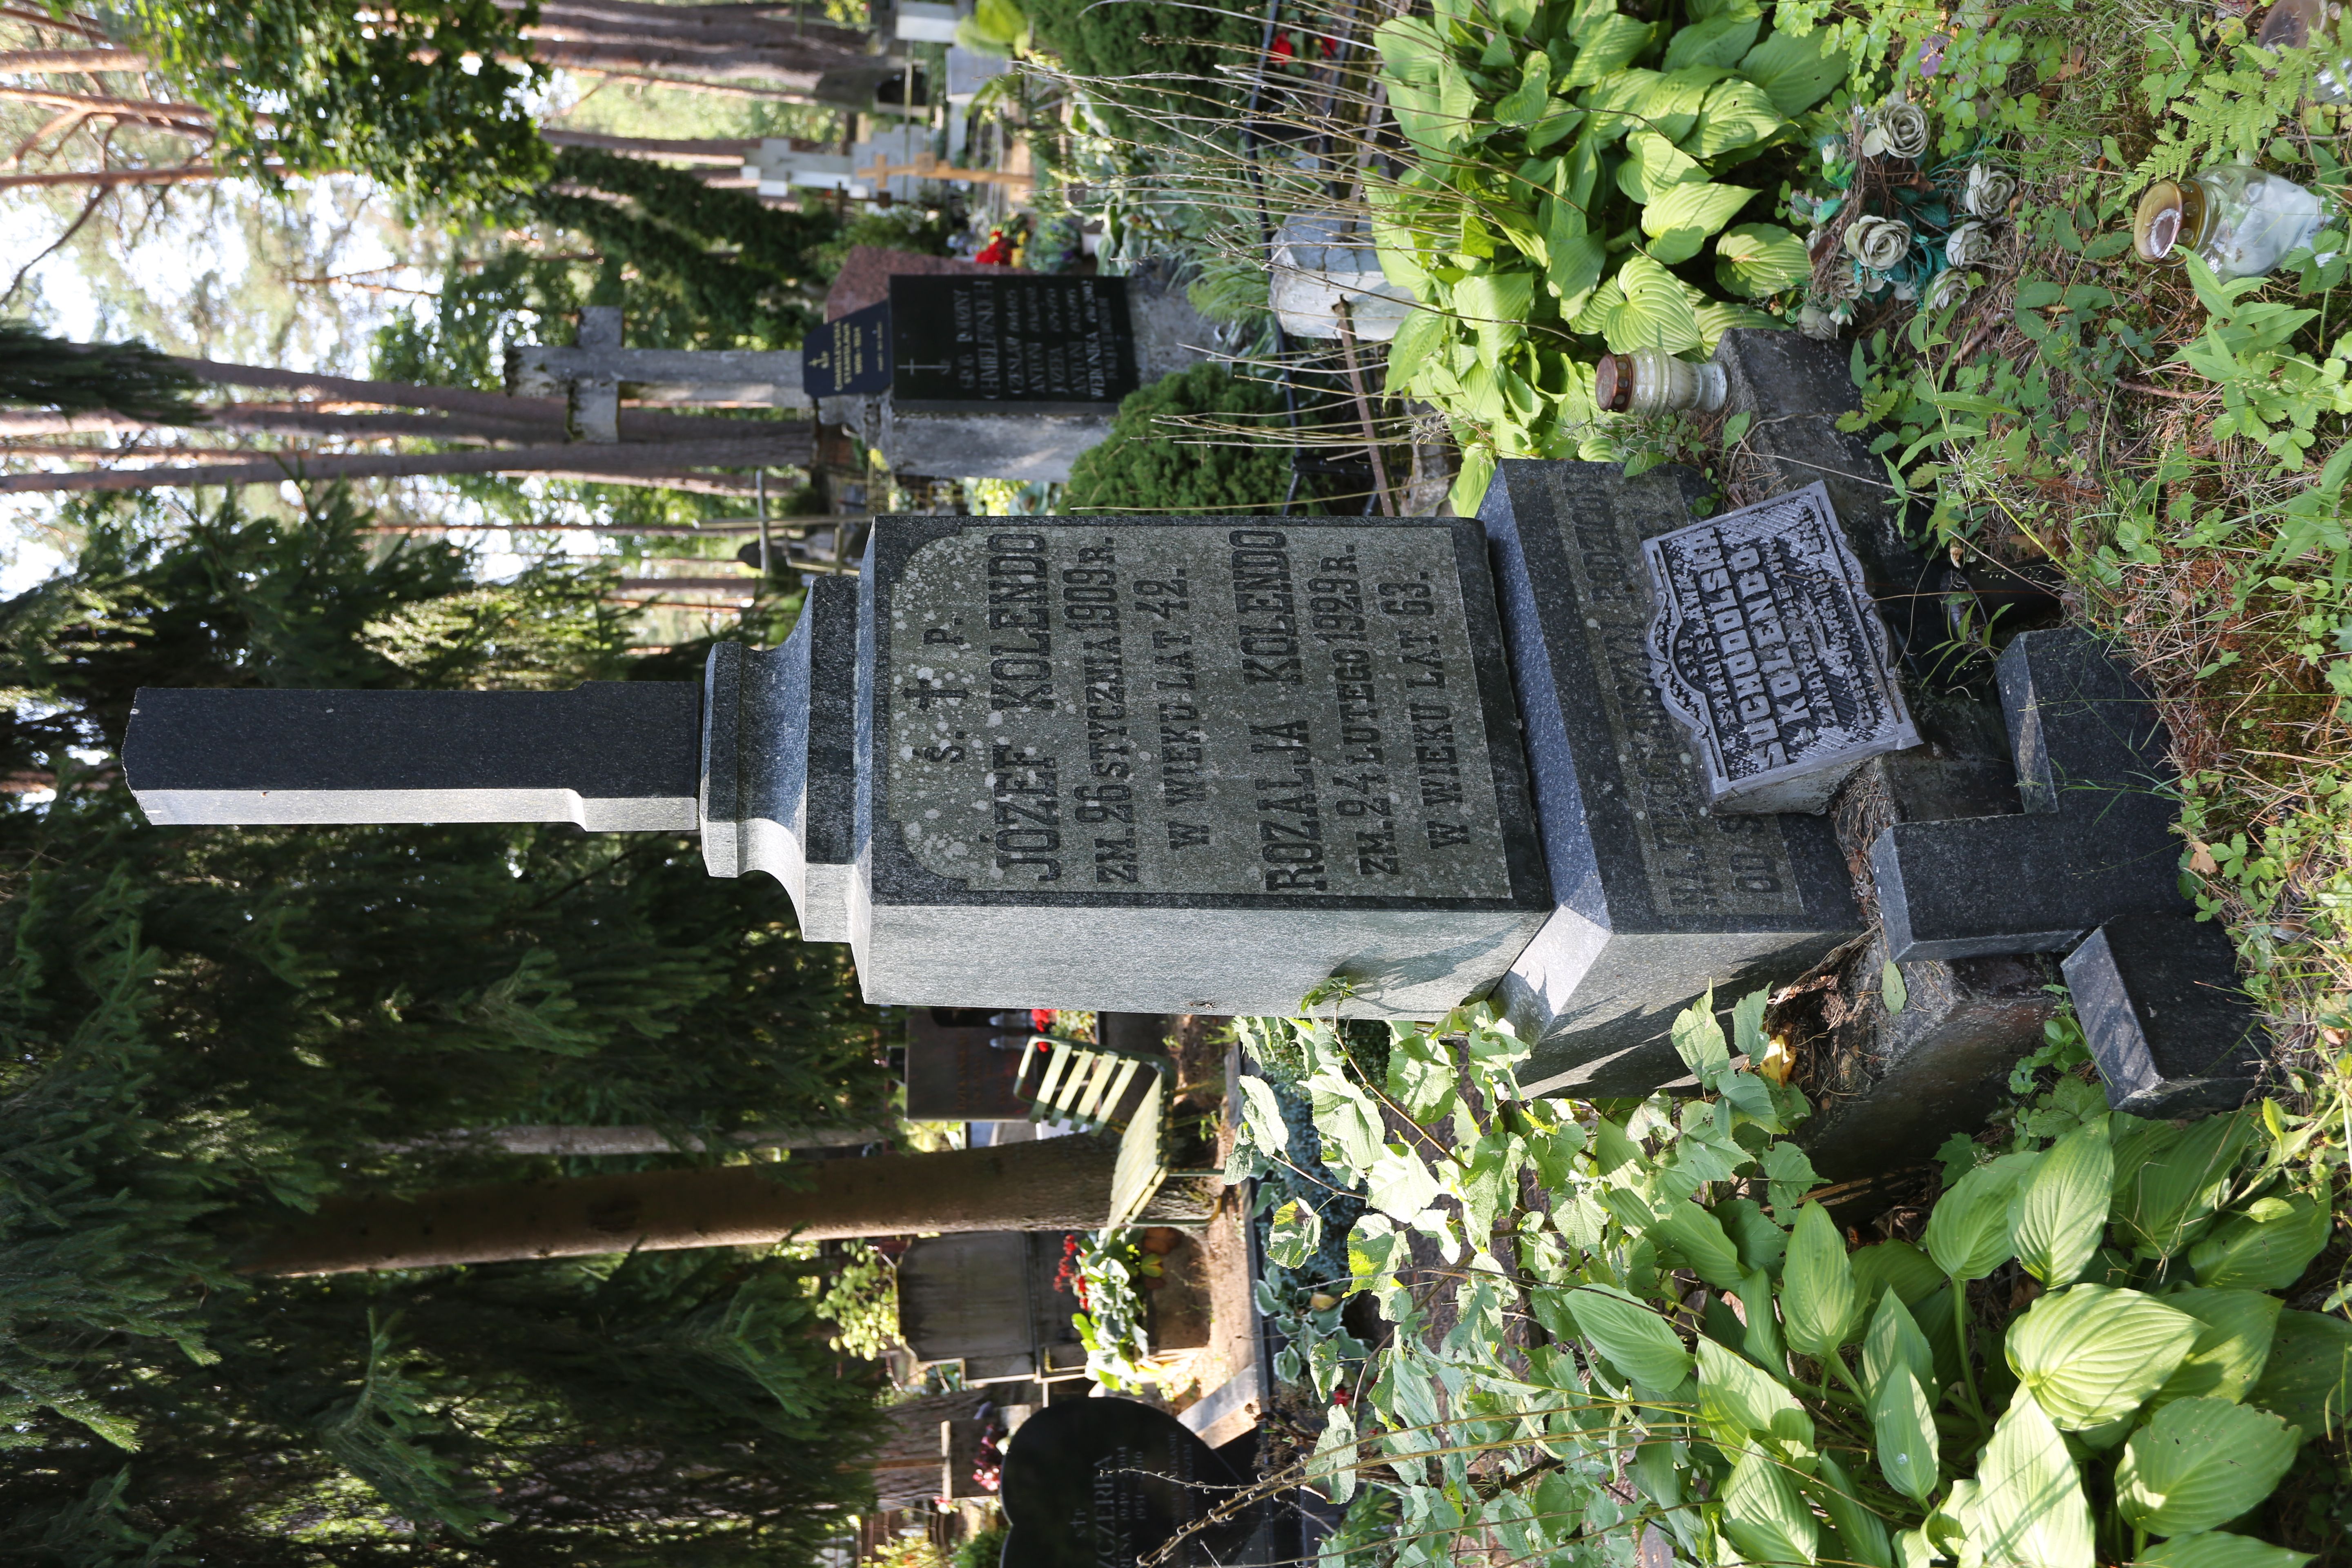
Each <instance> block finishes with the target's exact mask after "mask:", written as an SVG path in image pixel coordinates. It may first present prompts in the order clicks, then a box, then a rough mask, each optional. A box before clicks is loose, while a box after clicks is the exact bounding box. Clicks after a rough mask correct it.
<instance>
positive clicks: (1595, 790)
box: [1479, 461, 1861, 1094]
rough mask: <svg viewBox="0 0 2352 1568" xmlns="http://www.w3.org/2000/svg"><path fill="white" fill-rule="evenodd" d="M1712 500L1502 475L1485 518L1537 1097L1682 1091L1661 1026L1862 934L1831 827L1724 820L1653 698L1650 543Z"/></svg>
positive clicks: (1547, 476)
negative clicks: (1540, 913) (1507, 701)
mask: <svg viewBox="0 0 2352 1568" xmlns="http://www.w3.org/2000/svg"><path fill="white" fill-rule="evenodd" d="M1705 493H1706V492H1705V487H1704V485H1703V484H1702V482H1701V481H1700V479H1699V477H1698V476H1697V475H1696V474H1694V473H1691V472H1690V471H1688V470H1687V469H1681V468H1653V469H1651V470H1649V471H1648V472H1646V473H1643V474H1642V475H1639V476H1637V477H1635V478H1633V479H1627V478H1626V477H1625V475H1624V474H1623V473H1622V471H1621V470H1620V469H1618V468H1615V467H1613V466H1611V465H1606V464H1600V463H1565V462H1536V461H1511V462H1506V463H1504V464H1502V465H1500V468H1499V469H1498V471H1497V473H1496V479H1495V483H1494V484H1493V486H1492V487H1491V488H1490V489H1488V490H1487V492H1486V500H1485V501H1484V503H1483V504H1482V505H1481V507H1480V508H1479V515H1480V517H1481V518H1482V519H1484V521H1486V525H1487V528H1488V529H1489V531H1491V532H1492V534H1493V536H1494V539H1495V545H1496V575H1497V580H1498V587H1499V589H1500V593H1501V601H1502V608H1503V618H1504V623H1505V627H1506V632H1507V637H1508V639H1509V643H1510V647H1511V656H1512V657H1511V674H1512V679H1513V682H1514V684H1515V686H1516V688H1517V692H1518V698H1519V710H1520V713H1521V716H1522V718H1523V719H1524V721H1525V722H1526V724H1527V737H1528V762H1529V764H1530V768H1531V771H1532V773H1533V778H1534V784H1535V793H1536V800H1537V805H1538V816H1539V818H1540V820H1541V822H1542V824H1543V834H1544V854H1545V859H1546V861H1547V863H1548V864H1549V869H1550V875H1551V880H1552V889H1553V896H1554V900H1555V902H1556V905H1557V910H1556V912H1555V913H1554V915H1553V917H1552V919H1551V920H1550V921H1549V922H1548V923H1547V924H1546V926H1545V928H1544V930H1543V931H1541V932H1539V933H1538V935H1537V937H1536V939H1535V940H1534V941H1533V942H1530V943H1528V948H1527V950H1526V952H1523V953H1522V954H1521V955H1520V957H1519V959H1518V961H1517V963H1514V964H1513V966H1512V969H1511V972H1510V973H1508V974H1507V975H1506V976H1505V977H1504V979H1503V981H1502V983H1501V984H1500V985H1499V986H1498V987H1497V988H1496V996H1497V999H1498V1000H1499V1001H1501V1002H1502V1003H1503V1004H1504V1005H1505V1007H1506V1009H1507V1011H1508V1013H1509V1015H1510V1016H1511V1017H1512V1019H1513V1021H1514V1022H1515V1023H1516V1024H1517V1026H1518V1027H1519V1029H1520V1031H1521V1035H1522V1037H1524V1038H1528V1039H1530V1040H1533V1041H1535V1042H1536V1051H1535V1058H1534V1060H1533V1061H1532V1062H1531V1063H1530V1065H1529V1067H1528V1068H1527V1069H1526V1070H1524V1071H1523V1072H1522V1073H1521V1075H1520V1076H1521V1079H1522V1081H1523V1082H1524V1083H1525V1084H1526V1085H1527V1086H1528V1089H1529V1091H1530V1092H1536V1091H1538V1089H1540V1088H1542V1087H1544V1086H1553V1087H1560V1088H1574V1089H1578V1090H1579V1091H1580V1092H1585V1093H1594V1094H1621V1093H1646V1092H1648V1091H1649V1090H1650V1089H1654V1088H1656V1087H1658V1085H1660V1084H1662V1083H1665V1082H1669V1081H1672V1080H1674V1079H1679V1078H1680V1077H1682V1076H1683V1074H1684V1071H1685V1069H1684V1068H1683V1067H1682V1065H1681V1062H1680V1059H1679V1058H1677V1057H1676V1056H1675V1052H1674V1050H1673V1047H1672V1046H1671V1045H1670V1044H1669V1042H1668V1040H1667V1029H1668V1027H1669V1026H1671V1024H1672V1022H1673V1019H1674V1016H1675V1014H1676V1013H1677V1012H1679V1011H1680V1010H1681V1009H1682V1008H1684V1007H1685V1006H1687V1005H1689V1003H1690V1002H1691V1001H1692V1000H1693V999H1695V998H1696V996H1698V995H1699V994H1702V993H1703V992H1704V991H1705V990H1706V987H1707V986H1708V985H1709V984H1710V983H1712V984H1716V985H1717V990H1718V994H1720V995H1722V996H1723V997H1724V999H1725V1000H1726V1001H1727V1002H1728V1001H1730V1000H1732V999H1734V998H1736V997H1737V996H1738V994H1740V992H1741V991H1742V990H1745V989H1747V988H1748V987H1751V986H1754V985H1758V984H1765V983H1767V982H1769V981H1770V980H1772V979H1776V978H1778V979H1786V978H1790V977H1791V976H1793V975H1794V974H1796V973H1800V972H1801V971H1802V970H1803V968H1804V967H1805V966H1806V965H1807V964H1808V963H1811V961H1812V960H1813V959H1814V958H1816V957H1818V956H1819V955H1820V954H1821V953H1822V952H1826V951H1827V950H1828V949H1829V948H1831V947H1832V946H1834V945H1836V943H1837V942H1839V941H1840V940H1842V939H1843V937H1844V936H1846V935H1849V934H1852V932H1853V931H1855V930H1857V929H1859V926H1860V923H1861V917H1860V911H1859V910H1857V909H1856V908H1855V905H1854V901H1853V888H1852V884H1851V881H1850V880H1849V879H1848V876H1847V873H1846V870H1845V867H1844V863H1843V858H1842V857H1841V855H1840V854H1839V852H1838V848H1837V846H1836V844H1835V842H1834V840H1833V839H1832V836H1831V833H1830V830H1829V827H1828V825H1827V824H1826V823H1825V822H1824V821H1822V819H1820V818H1818V817H1811V816H1724V815H1717V814H1716V813H1714V812H1712V811H1711V810H1710V809H1709V807H1708V805H1707V802H1706V795H1704V793H1703V792H1702V789H1701V787H1700V784H1699V774H1698V770H1697V768H1696V766H1695V758H1694V756H1693V754H1692V746H1691V741H1690V737H1689V735H1688V733H1687V732H1686V731H1684V730H1683V729H1682V727H1681V726H1679V725H1678V724H1676V723H1675V721H1674V720H1673V719H1672V718H1671V717H1669V716H1668V714H1667V712H1666V710H1665V707H1664V702H1663V701H1662V700H1661V699H1660V696H1659V692H1658V688H1657V685H1656V682H1655V680H1654V677H1653V672H1652V668H1651V662H1650V647H1649V633H1650V622H1651V619H1652V616H1654V613H1655V612H1654V598H1653V595H1652V592H1651V588H1650V584H1649V574H1648V570H1647V567H1646V565H1645V563H1644V562H1643V543H1644V542H1647V541H1648V540H1651V539H1654V538H1656V537H1658V536H1659V535H1662V534H1666V533H1670V532H1672V531H1675V530H1676V529H1679V528H1683V527H1686V526H1687V525H1688V524H1689V523H1690V521H1691V511H1692V509H1693V507H1694V506H1695V504H1696V502H1698V501H1699V500H1702V499H1704V497H1705Z"/></svg>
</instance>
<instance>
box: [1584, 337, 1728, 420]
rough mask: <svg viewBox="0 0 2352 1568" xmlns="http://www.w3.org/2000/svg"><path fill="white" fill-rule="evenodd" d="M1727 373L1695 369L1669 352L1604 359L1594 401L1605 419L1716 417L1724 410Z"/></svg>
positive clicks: (1598, 371)
mask: <svg viewBox="0 0 2352 1568" xmlns="http://www.w3.org/2000/svg"><path fill="white" fill-rule="evenodd" d="M1725 390H1726V386H1725V381H1724V374H1723V367H1722V366H1721V365H1719V364H1693V363H1690V361H1688V360H1681V359H1676V358H1675V356H1674V355H1672V354H1670V353H1666V351H1665V350H1664V349H1635V350H1634V351H1633V353H1624V354H1603V355H1602V356H1601V363H1600V364H1598V365H1597V366H1595V367H1594V368H1593V374H1592V400H1593V401H1594V402H1595V403H1597V404H1599V405H1601V412H1602V413H1604V414H1666V413H1670V412H1672V411H1674V410H1675V409H1679V408H1693V409H1696V410H1697V411H1698V412H1699V413H1701V414H1712V413H1714V412H1715V411H1716V410H1717V409H1718V408H1720V407H1722V406H1723V399H1724V393H1725Z"/></svg>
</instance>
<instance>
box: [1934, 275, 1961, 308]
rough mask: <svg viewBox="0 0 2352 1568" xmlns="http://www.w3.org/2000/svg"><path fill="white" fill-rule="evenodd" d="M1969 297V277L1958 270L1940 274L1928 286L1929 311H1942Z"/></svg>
mask: <svg viewBox="0 0 2352 1568" xmlns="http://www.w3.org/2000/svg"><path fill="white" fill-rule="evenodd" d="M1968 297H1969V276H1968V274H1967V273H1965V272H1962V271H1960V270H1959V269H1958V268H1946V269H1945V270H1943V271H1941V272H1938V273H1937V274H1936V276H1935V277H1934V278H1933V279H1931V280H1929V282H1928V284H1927V309H1929V310H1942V309H1943V308H1944V307H1945V306H1947V305H1957V304H1958V303H1959V302H1960V301H1961V300H1965V299H1967V298H1968Z"/></svg>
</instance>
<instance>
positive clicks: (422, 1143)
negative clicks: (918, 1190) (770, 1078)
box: [376, 1126, 890, 1159]
mask: <svg viewBox="0 0 2352 1568" xmlns="http://www.w3.org/2000/svg"><path fill="white" fill-rule="evenodd" d="M889 1139H890V1133H889V1131H888V1129H887V1128H881V1127H765V1128H760V1129H757V1130H755V1131H750V1132H735V1133H730V1134H729V1136H728V1142H730V1143H733V1144H735V1145H736V1146H738V1147H739V1148H744V1149H856V1148H859V1147H861V1146H863V1145H865V1144H867V1143H887V1142H889ZM376 1147H377V1148H379V1149H383V1150H387V1151H390V1152H395V1153H397V1152H406V1151H417V1150H432V1149H446V1150H450V1151H453V1152H454V1151H462V1150H467V1149H479V1150H483V1151H487V1152H496V1153H500V1154H562V1155H568V1156H572V1157H574V1158H590V1159H593V1158H595V1157H597V1156H600V1155H607V1154H668V1153H673V1152H677V1150H679V1149H680V1148H683V1149H685V1150H686V1151H687V1152H689V1153H697V1154H698V1153H700V1152H702V1140H701V1139H699V1138H688V1139H687V1140H686V1142H684V1143H683V1144H678V1143H673V1142H670V1140H669V1135H668V1134H667V1133H666V1132H664V1131H662V1130H661V1129H660V1128H658V1127H546V1126H537V1127H534V1126H516V1127H482V1128H470V1129H466V1130H463V1131H457V1132H444V1133H441V1134H439V1135H437V1136H435V1137H431V1138H411V1139H409V1140H407V1141H406V1142H399V1143H379V1144H377V1145H376Z"/></svg>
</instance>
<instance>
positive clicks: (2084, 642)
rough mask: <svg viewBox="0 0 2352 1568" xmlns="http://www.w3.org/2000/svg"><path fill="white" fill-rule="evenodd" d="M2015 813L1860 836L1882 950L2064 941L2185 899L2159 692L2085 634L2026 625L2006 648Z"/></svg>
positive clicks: (1974, 951)
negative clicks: (1866, 848)
mask: <svg viewBox="0 0 2352 1568" xmlns="http://www.w3.org/2000/svg"><path fill="white" fill-rule="evenodd" d="M1999 669H2000V701H2001V708H2002V710H2003V712H2004V713H2005V715H2006V716H2007V718H2008V721H2009V730H2010V741H2011V748H2012V750H2013V752H2014V754H2015V757H2016V762H2017V777H2018V790H2019V793H2020V794H2021V796H2022V797H2023V800H2024V805H2025V810H2024V812H2023V813H2021V814H2020V815H2017V816H1978V817H1969V818H1966V819H1962V820H1957V821H1949V822H1902V823H1897V824H1895V826H1891V827H1889V828H1887V829H1886V830H1885V832H1884V833H1882V834H1881V835H1880V836H1879V837H1878V840H1877V842H1876V843H1874V845H1872V846H1871V851H1870V865H1871V871H1872V874H1873V876H1874V877H1875V879H1877V885H1878V900H1879V909H1880V913H1881V918H1882V920H1883V921H1884V923H1885V931H1886V946H1887V953H1888V956H1889V957H1891V958H1893V959H1894V960H1895V962H1896V963H1904V962H1906V961H1907V960H1910V959H1914V958H1943V959H1952V958H1975V957H1979V956H1982V955H1986V954H1991V953H2001V952H2068V951H2070V950H2072V949H2073V948H2074V945H2075V944H2076V943H2077V942H2081V941H2082V940H2083V938H2084V936H2085V935H2087V934H2088V933H2089V932H2090V931H2091V930H2092V929H2093V928H2095V927H2096V926H2099V925H2102V924H2104V923H2105V922H2106V921H2110V920H2119V919H2126V918H2135V917H2141V916H2161V915H2169V914H2174V913H2178V912H2180V911H2183V910H2187V909H2188V907H2189V906H2188V902H2187V900H2184V899H2183V898H2182V897H2181V894H2180V886H2179V858H2180V841H2179V839H2178V838H2176V837H2174V836H2173V833H2172V819H2173V816H2174V815H2175V812H2176V807H2175V806H2174V804H2173V800H2172V797H2171V795H2170V794H2169V793H2168V786H2169V785H2170V784H2171V782H2172V778H2173V773H2172V767H2171V763H2169V762H2168V760H2167V754H2166V753H2167V752H2168V749H2169V746H2170V742H2169V740H2168V737H2167V735H2166V733H2165V729H2164V722H2163V721H2162V720H2161V719H2160V718H2159V717H2158V714H2157V710H2156V704H2155V703H2154V702H2152V701H2150V700H2148V696H2147V692H2146V691H2144V690H2142V689H2140V686H2139V683H2138V682H2137V681H2136V680H2134V679H2132V676H2131V672H2130V671H2129V670H2127V669H2126V668H2124V667H2123V665H2122V664H2120V663H2119V662H2117V661H2116V658H2115V657H2114V656H2113V655H2112V654H2110V653H2109V652H2108V651H2107V650H2106V649H2105V647H2102V646H2101V645H2100V644H2099V642H2098V641H2097V639H2096V638H2095V637H2091V636H2090V635H2089V634H2087V633H2085V632H2082V631H2077V630H2073V629H2067V630H2062V631H2042V632H2026V633H2023V634H2021V636H2019V637H2015V638H2013V639H2012V640H2011V643H2010V645H2009V647H2007V648H2005V649H2003V650H2002V652H2001V656H2000V665H1999Z"/></svg>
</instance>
